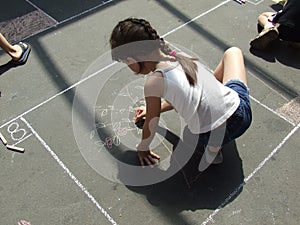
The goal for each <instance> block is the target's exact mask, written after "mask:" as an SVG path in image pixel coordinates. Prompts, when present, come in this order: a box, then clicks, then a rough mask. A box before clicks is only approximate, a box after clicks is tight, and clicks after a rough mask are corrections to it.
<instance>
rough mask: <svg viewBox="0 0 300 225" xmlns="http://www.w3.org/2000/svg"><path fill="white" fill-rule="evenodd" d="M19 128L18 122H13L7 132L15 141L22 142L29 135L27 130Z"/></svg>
mask: <svg viewBox="0 0 300 225" xmlns="http://www.w3.org/2000/svg"><path fill="white" fill-rule="evenodd" d="M19 127H20V126H19V124H18V123H17V122H13V123H11V124H10V125H9V126H8V127H7V132H8V133H9V134H10V136H11V138H12V139H13V140H14V141H19V140H22V139H23V138H24V136H25V135H26V133H27V132H26V130H25V129H23V128H21V129H19Z"/></svg>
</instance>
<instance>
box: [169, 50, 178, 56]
mask: <svg viewBox="0 0 300 225" xmlns="http://www.w3.org/2000/svg"><path fill="white" fill-rule="evenodd" d="M176 53H177V52H176V50H172V51H171V52H170V53H169V55H170V56H175V55H176Z"/></svg>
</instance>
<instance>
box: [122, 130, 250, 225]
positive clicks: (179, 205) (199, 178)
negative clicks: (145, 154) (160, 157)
mask: <svg viewBox="0 0 300 225" xmlns="http://www.w3.org/2000/svg"><path fill="white" fill-rule="evenodd" d="M159 129H160V131H158V133H162V132H163V130H162V129H163V128H161V127H160V128H159ZM164 133H165V134H166V135H165V138H166V139H167V140H168V141H169V142H171V143H172V144H174V148H173V150H174V149H175V148H176V151H188V148H189V146H188V145H187V144H185V143H184V141H185V140H183V141H181V140H180V138H179V137H178V136H176V135H175V134H173V133H171V132H170V131H167V132H166V131H164ZM187 140H188V138H187ZM189 144H190V143H189ZM178 147H179V148H180V149H178ZM203 151H204V148H203V146H197V148H196V151H194V153H193V155H192V157H191V158H190V160H189V161H188V163H186V164H185V165H184V167H183V168H182V169H181V170H179V171H178V172H177V173H176V174H175V175H173V176H172V177H170V178H168V179H166V180H164V181H162V182H160V183H156V184H153V185H147V186H128V185H127V186H126V187H127V188H128V189H129V190H131V191H133V192H136V193H139V194H141V195H145V197H146V199H147V200H148V202H149V203H150V204H151V205H153V206H155V207H157V208H159V210H160V211H162V212H163V213H164V214H163V215H164V216H165V217H166V219H168V220H170V221H169V222H170V223H171V224H185V225H187V224H189V223H188V222H187V221H186V220H185V219H184V218H183V217H182V216H181V215H180V212H182V211H185V210H192V211H195V210H199V209H212V210H213V209H217V208H222V207H224V206H226V205H227V204H228V203H230V202H232V201H233V200H234V199H235V198H236V197H237V196H238V195H239V194H240V193H241V192H242V189H243V184H244V174H243V168H242V160H241V158H240V157H239V154H238V151H237V148H236V144H235V142H234V141H233V142H230V143H228V144H227V145H225V146H224V148H223V150H222V151H223V156H224V162H223V163H222V164H219V165H211V166H210V167H209V168H208V169H206V170H205V171H204V172H202V173H201V172H199V171H198V165H199V162H200V159H201V157H202V154H203ZM119 157H120V158H121V159H120V160H121V161H123V162H125V163H128V164H130V165H139V161H138V158H137V154H136V151H131V150H128V151H126V152H124V153H123V155H122V156H121V155H119ZM175 166H176V165H175ZM170 167H172V159H171V165H170ZM123 175H124V176H126V175H128V174H122V171H119V178H120V179H121V180H122V176H123Z"/></svg>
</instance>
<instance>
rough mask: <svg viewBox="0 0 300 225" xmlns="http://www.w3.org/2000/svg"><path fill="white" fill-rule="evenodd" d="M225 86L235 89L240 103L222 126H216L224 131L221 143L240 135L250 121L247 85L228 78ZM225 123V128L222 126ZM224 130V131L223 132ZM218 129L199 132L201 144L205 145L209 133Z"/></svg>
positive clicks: (250, 113) (248, 125) (250, 112)
mask: <svg viewBox="0 0 300 225" xmlns="http://www.w3.org/2000/svg"><path fill="white" fill-rule="evenodd" d="M225 86H227V87H229V88H231V89H233V90H234V91H236V92H237V93H238V95H239V97H240V105H239V107H238V108H237V110H236V111H235V112H234V113H233V114H232V115H231V117H230V118H229V119H228V120H227V121H226V124H224V125H222V126H223V128H221V127H222V126H221V127H220V128H217V129H216V130H218V129H219V130H220V132H223V133H224V139H223V142H222V145H225V144H226V143H228V142H230V141H232V140H234V139H236V138H238V137H240V136H241V135H242V134H243V133H244V132H245V131H246V130H247V129H248V128H249V127H250V124H251V121H252V111H251V106H250V101H249V90H248V88H247V86H246V85H245V84H244V83H243V82H242V81H240V80H230V81H228V82H227V83H226V84H225ZM225 125H226V130H225V129H224V126H225ZM224 130H225V132H224ZM211 132H216V133H218V131H210V132H207V133H203V134H199V142H200V143H201V144H203V145H207V143H208V141H209V138H210V133H211Z"/></svg>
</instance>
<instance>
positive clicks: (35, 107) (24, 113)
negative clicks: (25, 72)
mask: <svg viewBox="0 0 300 225" xmlns="http://www.w3.org/2000/svg"><path fill="white" fill-rule="evenodd" d="M116 63H117V62H114V63H111V64H109V65H107V66H105V67H103V68H102V69H100V70H98V71H96V72H94V73H92V74H91V75H89V76H87V77H85V78H84V79H82V80H80V81H78V82H76V83H75V84H73V85H71V86H70V87H68V88H66V89H65V90H63V91H61V92H59V93H57V94H56V95H53V96H52V97H50V98H48V99H46V100H45V101H43V102H41V103H40V104H38V105H36V106H34V107H32V108H31V109H29V110H27V111H25V112H23V113H22V114H20V115H19V116H16V117H15V118H13V119H11V120H9V121H8V122H6V123H4V124H3V125H1V126H0V128H2V127H5V126H7V125H8V124H10V123H11V122H13V121H15V120H17V119H19V118H21V117H23V116H25V115H27V114H28V113H30V112H32V111H34V110H35V109H37V108H39V107H41V106H43V105H45V104H46V103H48V102H50V101H51V100H53V99H55V98H56V97H58V96H60V95H62V94H64V93H65V92H67V91H69V90H71V89H72V88H74V87H76V86H78V85H79V84H81V83H83V82H85V81H87V80H89V79H90V78H92V77H94V76H96V75H97V74H98V73H101V72H103V71H104V70H106V69H108V68H110V67H111V66H113V65H115V64H116Z"/></svg>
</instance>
